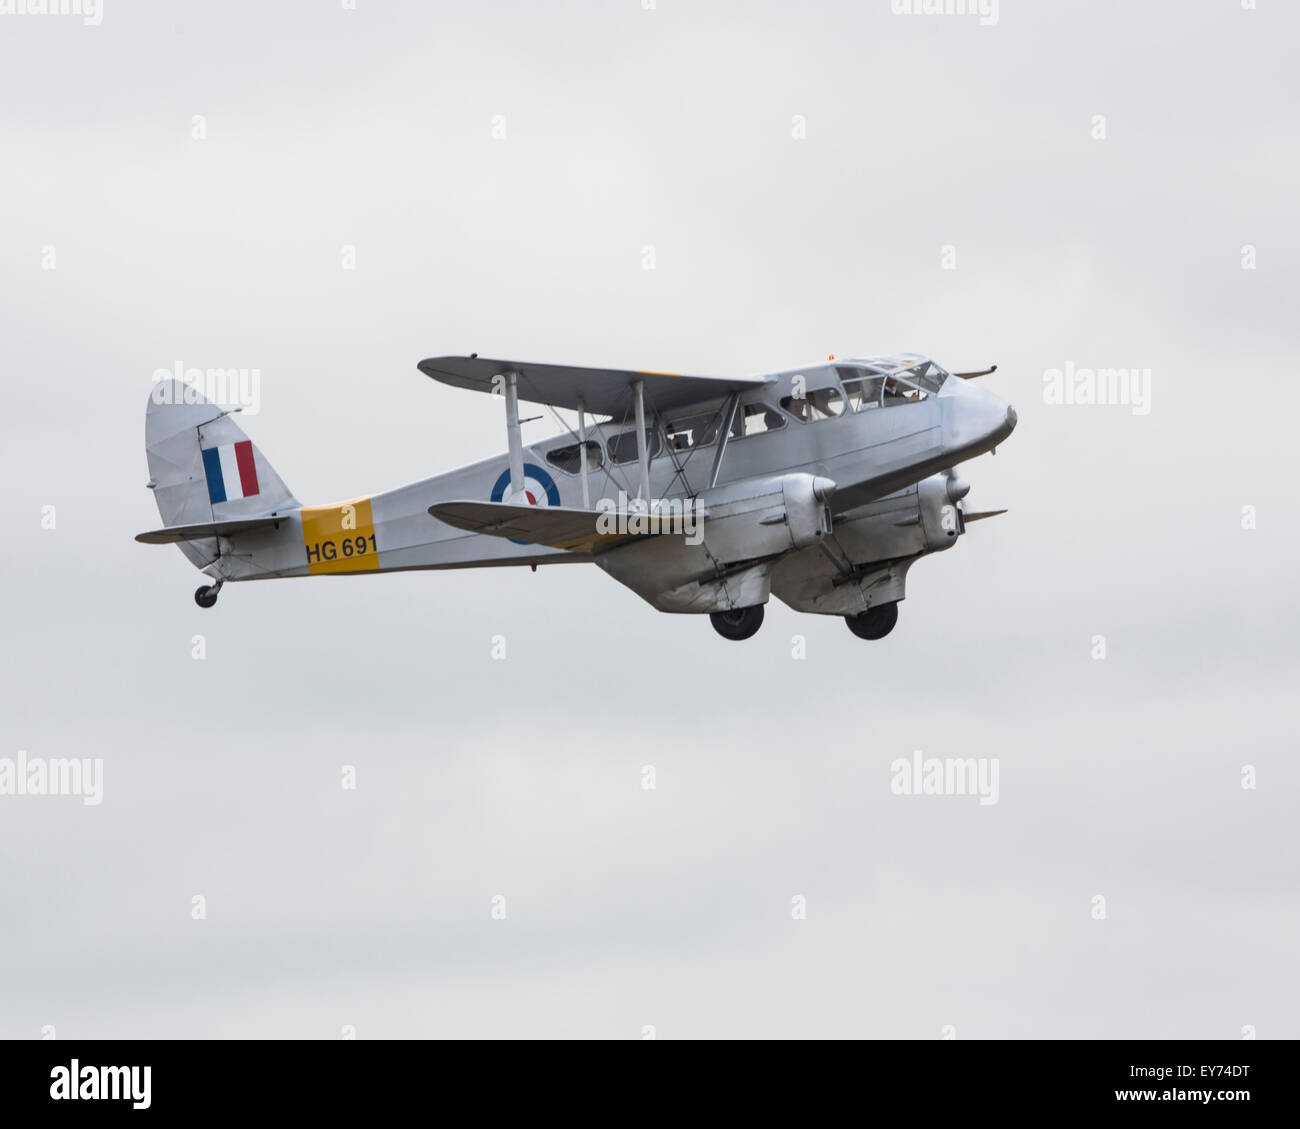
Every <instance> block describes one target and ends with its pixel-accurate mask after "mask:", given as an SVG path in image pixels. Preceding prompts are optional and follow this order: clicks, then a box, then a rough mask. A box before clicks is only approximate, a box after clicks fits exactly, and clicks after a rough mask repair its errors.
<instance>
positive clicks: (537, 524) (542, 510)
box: [429, 502, 673, 553]
mask: <svg viewBox="0 0 1300 1129" xmlns="http://www.w3.org/2000/svg"><path fill="white" fill-rule="evenodd" d="M429 513H431V514H432V515H433V516H434V517H436V518H437V519H438V520H439V521H444V522H446V523H447V524H448V525H452V526H455V527H456V528H457V529H464V530H468V531H469V532H470V533H484V534H487V535H488V536H490V537H509V538H511V539H512V540H514V541H525V542H528V543H530V544H535V545H549V546H550V547H551V548H553V549H569V550H572V551H574V552H580V553H593V552H597V551H598V550H600V549H609V548H612V547H613V546H615V545H620V544H622V543H623V542H624V541H634V540H636V538H638V537H643V536H645V535H646V534H648V533H659V532H661V527H662V531H663V532H671V531H673V530H672V526H671V522H672V520H673V519H672V518H670V517H668V516H664V517H662V518H661V517H659V516H658V515H648V514H642V515H638V517H637V522H638V524H635V525H633V526H632V528H636V529H637V530H638V532H636V533H614V532H609V533H605V532H602V531H601V529H600V524H601V523H600V518H601V517H607V518H611V519H615V520H614V524H615V526H617V524H618V522H617V520H616V519H617V517H618V515H617V514H609V515H605V514H602V513H601V512H600V511H598V510H580V509H572V508H570V507H567V506H512V505H509V504H507V503H506V502H438V503H436V504H435V505H432V506H430V507H429ZM629 516H630V515H629ZM625 527H626V523H625Z"/></svg>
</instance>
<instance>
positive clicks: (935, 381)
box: [898, 361, 948, 392]
mask: <svg viewBox="0 0 1300 1129" xmlns="http://www.w3.org/2000/svg"><path fill="white" fill-rule="evenodd" d="M898 375H899V376H902V377H906V378H907V379H908V380H910V381H911V382H912V383H913V384H917V385H919V386H920V387H921V388H924V389H925V390H926V391H927V392H938V391H939V389H940V387H942V385H943V382H944V381H945V380H947V379H948V373H947V372H946V371H944V370H943V369H941V368H940V367H939V366H938V365H936V364H935V363H934V362H933V361H926V362H924V363H923V364H919V365H915V366H913V367H912V368H909V369H903V370H902V371H901V372H900V373H899V374H898Z"/></svg>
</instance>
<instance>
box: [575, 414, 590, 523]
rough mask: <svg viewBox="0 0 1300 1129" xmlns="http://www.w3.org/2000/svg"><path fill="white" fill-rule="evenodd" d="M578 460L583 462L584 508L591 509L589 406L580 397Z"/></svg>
mask: <svg viewBox="0 0 1300 1129" xmlns="http://www.w3.org/2000/svg"><path fill="white" fill-rule="evenodd" d="M578 458H579V459H581V460H582V464H581V465H582V508H583V509H584V510H589V509H591V484H590V482H588V481H587V405H586V403H585V401H584V400H583V398H582V397H581V396H579V397H578Z"/></svg>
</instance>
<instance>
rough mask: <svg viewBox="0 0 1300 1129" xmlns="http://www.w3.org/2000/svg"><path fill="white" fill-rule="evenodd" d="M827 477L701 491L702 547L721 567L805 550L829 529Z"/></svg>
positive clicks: (787, 477)
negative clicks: (702, 510) (702, 511)
mask: <svg viewBox="0 0 1300 1129" xmlns="http://www.w3.org/2000/svg"><path fill="white" fill-rule="evenodd" d="M834 492H835V483H834V482H832V481H831V480H830V479H829V478H819V477H817V476H815V475H811V474H782V475H776V476H773V477H771V478H760V479H746V480H744V481H742V482H735V483H732V484H730V485H728V486H715V487H714V488H713V489H711V490H705V491H703V492H702V493H701V494H700V496H699V503H700V505H701V506H703V508H704V547H705V548H706V549H707V550H708V551H709V555H710V556H711V557H712V558H713V559H714V560H715V561H718V562H719V563H721V564H732V563H735V562H737V561H748V560H754V559H756V558H759V557H769V556H772V555H774V554H776V553H784V552H787V551H789V550H790V549H806V548H808V547H809V546H811V545H815V544H817V542H818V541H820V540H821V539H822V538H823V537H825V536H826V535H827V534H828V533H830V531H831V511H830V506H829V505H828V503H829V501H830V498H831V495H832V494H834Z"/></svg>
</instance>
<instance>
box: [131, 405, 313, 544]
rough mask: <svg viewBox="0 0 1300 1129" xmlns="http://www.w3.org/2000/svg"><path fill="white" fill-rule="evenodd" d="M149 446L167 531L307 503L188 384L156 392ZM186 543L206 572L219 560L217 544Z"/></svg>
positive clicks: (147, 428) (149, 415) (148, 415)
mask: <svg viewBox="0 0 1300 1129" xmlns="http://www.w3.org/2000/svg"><path fill="white" fill-rule="evenodd" d="M144 446H145V455H146V457H147V458H148V460H149V486H150V488H151V489H152V490H153V493H154V501H155V502H156V503H157V504H158V513H159V515H160V516H161V517H162V519H163V525H164V526H166V527H172V526H186V527H195V526H206V525H211V526H214V527H218V526H220V525H222V524H223V523H231V522H235V521H238V520H241V519H247V518H255V517H263V516H265V515H267V514H270V513H273V512H276V513H282V512H284V511H285V510H290V509H297V508H298V507H299V506H300V504H301V503H299V501H298V500H297V499H296V498H295V497H294V496H293V494H292V493H291V492H290V490H289V488H288V487H287V486H286V485H285V484H284V481H283V480H282V479H281V478H280V476H279V475H278V474H276V472H275V468H274V467H272V466H271V464H270V463H269V462H268V461H267V459H266V457H265V456H264V455H263V454H262V452H261V451H260V450H258V449H257V447H256V446H254V445H253V442H252V440H250V439H249V438H248V437H247V436H246V435H245V434H244V432H243V431H242V430H241V429H240V427H239V425H238V424H237V423H236V422H235V421H234V419H233V418H232V416H231V415H230V413H229V412H227V411H225V410H223V409H222V408H221V407H219V406H218V405H216V404H214V403H212V402H211V401H210V400H207V399H205V398H204V397H203V395H202V394H201V393H200V392H199V391H198V389H197V388H196V387H195V386H194V385H192V384H186V383H185V382H184V381H180V380H164V381H160V382H159V383H157V384H155V385H154V387H153V390H152V392H151V393H150V395H149V406H148V408H147V409H146V411H145V421H144ZM214 532H216V529H215V528H214ZM179 543H180V547H181V551H182V552H184V553H185V555H186V556H187V557H189V559H190V560H191V561H192V562H194V564H195V565H196V566H197V567H199V568H203V567H205V566H206V565H208V564H210V563H211V562H212V561H213V560H214V559H215V558H216V556H217V543H216V540H215V538H213V539H210V540H209V539H202V540H186V541H183V542H179Z"/></svg>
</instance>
